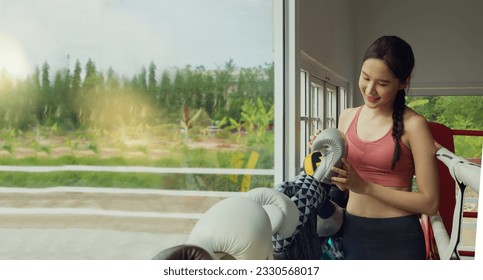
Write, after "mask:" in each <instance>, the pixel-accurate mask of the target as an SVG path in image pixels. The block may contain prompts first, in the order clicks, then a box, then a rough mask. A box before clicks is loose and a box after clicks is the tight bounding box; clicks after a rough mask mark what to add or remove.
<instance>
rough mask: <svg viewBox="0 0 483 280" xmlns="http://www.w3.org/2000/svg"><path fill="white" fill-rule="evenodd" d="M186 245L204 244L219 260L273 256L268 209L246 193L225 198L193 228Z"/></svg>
mask: <svg viewBox="0 0 483 280" xmlns="http://www.w3.org/2000/svg"><path fill="white" fill-rule="evenodd" d="M187 244H192V245H196V246H199V247H202V248H204V249H205V250H207V251H208V252H212V253H213V254H214V255H215V256H216V258H219V259H237V260H266V259H273V250H272V228H271V224H270V219H269V217H268V215H267V212H266V211H265V210H264V209H263V207H262V206H261V205H260V204H259V203H258V202H256V201H254V200H253V199H251V198H248V197H243V196H234V197H229V198H226V199H224V200H222V201H220V202H218V203H216V204H215V205H213V206H212V207H211V208H210V209H208V211H206V212H205V214H204V215H203V216H202V217H201V218H200V219H199V220H198V222H197V223H196V225H195V226H194V227H193V229H192V231H191V233H190V235H189V237H188V240H187Z"/></svg>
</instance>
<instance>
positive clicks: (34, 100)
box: [0, 0, 279, 190]
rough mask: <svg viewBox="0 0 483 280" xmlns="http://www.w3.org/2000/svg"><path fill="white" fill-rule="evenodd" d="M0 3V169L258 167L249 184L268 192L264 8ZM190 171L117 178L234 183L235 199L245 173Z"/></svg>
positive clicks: (270, 139)
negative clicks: (200, 173) (148, 176)
mask: <svg viewBox="0 0 483 280" xmlns="http://www.w3.org/2000/svg"><path fill="white" fill-rule="evenodd" d="M1 6H2V10H1V14H2V16H1V17H0V25H1V26H2V32H1V33H0V39H1V40H0V41H1V42H2V46H0V58H1V59H0V69H4V71H3V72H1V74H0V98H1V102H0V127H1V128H0V139H1V140H0V164H3V165H24V166H25V165H27V166H28V165H37V166H43V165H95V166H147V167H156V168H193V169H203V168H214V169H216V168H236V169H260V170H266V171H264V172H262V173H264V174H262V175H256V174H254V175H252V176H254V177H256V176H261V177H262V178H263V179H260V180H258V181H257V185H255V184H253V180H252V185H253V186H254V187H255V186H256V187H261V186H272V184H273V182H272V181H271V180H267V177H271V176H272V174H273V166H274V163H273V150H274V148H273V145H274V135H273V129H272V128H273V123H274V114H273V109H274V108H273V103H274V102H273V100H274V75H273V74H274V67H275V65H274V54H273V49H274V46H273V45H272V38H273V36H272V33H273V26H272V25H273V7H272V1H252V2H250V4H247V3H246V2H245V1H215V0H211V1H197V0H180V1H167V0H163V1H158V0H147V1H120V0H113V1H103V0H94V1H69V2H68V4H67V2H65V1H61V0H58V1H55V0H54V1H15V0H4V1H2V5H1ZM19 18H22V19H23V20H24V23H25V24H18V19H19ZM25 26H29V28H25ZM4 58H5V59H4ZM277 67H279V66H277ZM193 173H196V170H188V171H187V172H186V174H183V175H177V176H178V179H177V180H173V179H172V178H171V177H172V176H170V172H167V173H166V174H163V176H158V175H156V174H152V175H150V176H153V177H156V176H157V177H156V178H157V179H146V180H140V181H139V182H138V181H137V179H135V178H137V177H136V176H133V179H132V180H133V181H132V182H125V183H126V186H137V187H139V188H175V189H178V188H189V189H203V187H199V186H202V185H203V183H204V184H208V183H213V182H217V181H220V182H221V181H223V180H231V179H233V180H231V181H230V182H233V183H234V184H235V185H234V186H231V185H230V187H229V189H231V190H237V189H238V190H240V189H241V184H242V183H241V181H242V180H241V177H242V176H244V174H233V175H219V174H216V173H215V174H209V175H203V176H202V177H203V178H201V177H200V178H201V179H199V178H198V179H197V178H194V179H195V181H192V179H193V176H194V175H192V174H193ZM23 175H24V176H26V177H29V176H34V174H30V173H27V174H23ZM133 175H135V174H133ZM171 175H172V174H171ZM245 175H246V174H245ZM120 176H121V174H119V173H110V177H109V176H106V177H103V176H101V175H99V176H90V175H88V174H87V173H82V172H80V173H79V172H77V173H76V172H74V174H72V173H71V174H70V175H69V174H68V173H65V174H64V175H62V176H52V177H51V179H52V181H51V183H50V185H76V186H91V185H95V186H111V185H113V186H114V185H116V184H118V183H119V184H120V182H123V181H124V180H123V179H121V177H120ZM230 176H231V177H230ZM101 177H102V178H103V179H101ZM190 177H191V179H190ZM218 177H219V178H218ZM235 177H236V178H238V177H239V179H238V180H237V181H236V182H235V180H234V178H235ZM2 178H5V177H4V176H2ZM54 178H56V179H54ZM0 181H2V180H1V179H0ZM6 181H7V180H5V181H3V182H0V184H7V183H9V184H11V183H12V182H15V180H13V181H12V180H8V182H6ZM27 181H30V182H35V181H36V180H35V179H34V177H32V178H30V179H29V180H27ZM43 181H44V183H46V182H49V180H43ZM201 181H203V182H201ZM192 182H197V183H196V184H193V183H192ZM245 182H246V180H245ZM26 184H29V183H26ZM217 185H220V186H221V185H222V184H217ZM225 185H226V184H225ZM237 186H238V187H237Z"/></svg>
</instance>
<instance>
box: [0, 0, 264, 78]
mask: <svg viewBox="0 0 483 280" xmlns="http://www.w3.org/2000/svg"><path fill="white" fill-rule="evenodd" d="M272 21H273V20H272V1H271V0H176V1H174V0H82V1H79V0H0V71H1V70H2V69H5V70H6V71H7V72H8V73H9V74H11V75H14V76H17V77H20V78H22V77H24V76H26V75H28V74H30V73H32V71H33V69H34V68H35V67H36V66H39V67H41V66H42V64H43V63H44V62H45V61H47V62H48V63H49V65H50V69H51V71H52V70H54V71H55V70H58V69H61V68H63V67H66V66H67V67H69V68H70V69H73V66H74V64H75V62H76V60H79V62H80V63H81V65H82V66H84V65H85V63H86V62H87V60H88V59H89V58H91V59H92V60H93V61H94V63H95V64H96V67H97V69H98V70H100V71H106V70H107V69H108V68H109V67H112V68H113V69H114V70H115V71H116V73H118V74H120V75H125V76H131V75H133V74H135V73H139V71H140V69H141V68H142V67H143V66H145V67H147V66H148V65H149V63H150V62H151V61H152V62H154V63H155V64H156V65H157V67H158V71H160V70H163V69H169V68H172V67H184V66H186V65H188V64H189V65H192V66H204V67H205V68H207V69H215V68H218V67H223V65H224V64H225V63H226V62H227V61H229V60H230V59H233V61H234V63H235V65H236V66H239V67H250V66H259V65H264V64H265V63H267V62H272V61H273V44H272Z"/></svg>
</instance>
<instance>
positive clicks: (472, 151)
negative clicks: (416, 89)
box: [407, 96, 483, 159]
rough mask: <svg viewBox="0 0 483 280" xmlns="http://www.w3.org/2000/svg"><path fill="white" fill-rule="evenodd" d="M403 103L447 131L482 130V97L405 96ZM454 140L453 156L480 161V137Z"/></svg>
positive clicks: (481, 142)
mask: <svg viewBox="0 0 483 280" xmlns="http://www.w3.org/2000/svg"><path fill="white" fill-rule="evenodd" d="M407 104H408V106H409V107H411V108H412V109H414V110H415V111H416V112H418V113H419V114H421V115H423V116H424V117H426V119H428V121H432V122H438V123H441V124H444V125H446V126H447V127H450V128H451V129H464V130H483V118H482V117H481V112H483V96H425V97H409V98H408V100H407ZM454 141H455V153H456V154H457V155H459V156H462V157H465V158H471V159H476V158H481V149H482V144H483V138H482V137H474V136H456V137H455V138H454Z"/></svg>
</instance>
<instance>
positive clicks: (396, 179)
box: [346, 106, 414, 187]
mask: <svg viewBox="0 0 483 280" xmlns="http://www.w3.org/2000/svg"><path fill="white" fill-rule="evenodd" d="M361 110H362V106H361V107H360V108H359V109H358V111H357V113H356V115H355V117H354V119H353V120H352V123H351V124H350V126H349V128H348V129H347V132H346V137H347V144H348V151H347V159H348V161H349V162H350V163H351V165H352V166H353V167H354V168H355V169H356V170H357V173H359V175H360V176H361V177H362V178H363V179H365V180H367V181H369V182H373V183H376V184H380V185H383V186H385V187H407V186H411V185H412V179H413V176H414V161H413V155H412V153H411V150H409V148H408V147H407V146H406V145H405V144H404V143H402V142H401V140H399V144H400V148H401V150H400V153H401V156H400V159H399V160H398V161H397V162H396V165H395V167H394V170H391V162H392V156H393V154H394V139H393V138H392V135H391V131H392V127H391V129H389V131H388V132H387V133H386V134H385V135H384V136H383V137H382V138H380V139H378V140H375V141H364V140H362V139H360V138H359V136H358V135H357V121H358V120H359V115H360V113H361Z"/></svg>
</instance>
